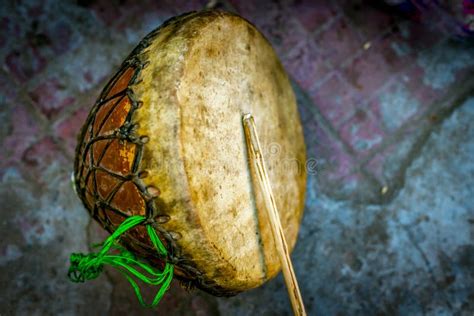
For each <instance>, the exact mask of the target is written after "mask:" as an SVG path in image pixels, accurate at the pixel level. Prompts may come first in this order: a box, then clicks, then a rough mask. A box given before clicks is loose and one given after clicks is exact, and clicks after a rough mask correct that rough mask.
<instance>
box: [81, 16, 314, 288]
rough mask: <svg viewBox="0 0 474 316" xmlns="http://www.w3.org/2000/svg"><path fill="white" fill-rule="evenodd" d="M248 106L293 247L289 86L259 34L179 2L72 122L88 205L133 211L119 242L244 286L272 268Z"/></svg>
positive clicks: (118, 213)
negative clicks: (250, 147) (154, 239)
mask: <svg viewBox="0 0 474 316" xmlns="http://www.w3.org/2000/svg"><path fill="white" fill-rule="evenodd" d="M248 112H251V113H252V114H253V115H254V116H255V118H256V124H257V129H258V133H259V135H260V138H261V139H260V141H261V144H262V146H263V149H264V153H263V154H264V157H265V160H266V163H267V167H268V172H269V177H270V180H271V183H272V188H273V191H274V195H275V198H276V204H277V206H278V209H279V212H280V217H281V221H282V226H283V229H284V231H285V235H286V238H287V241H288V244H289V246H290V248H293V246H294V244H295V242H296V238H297V233H298V228H299V225H300V221H301V217H302V212H303V204H304V193H305V183H306V172H305V169H304V162H305V145H304V140H303V133H302V128H301V123H300V120H299V115H298V112H297V107H296V102H295V97H294V94H293V91H292V89H291V86H290V83H289V80H288V77H287V75H286V73H285V71H284V69H283V68H282V66H281V64H280V62H279V60H278V58H277V57H276V55H275V52H274V51H273V49H272V47H271V45H270V44H269V43H268V42H267V40H266V39H265V38H264V37H263V36H262V35H261V33H260V32H259V31H258V30H257V29H256V28H255V27H254V26H253V25H251V24H250V23H249V22H247V21H246V20H244V19H242V18H240V17H238V16H236V15H233V14H230V13H224V12H216V11H204V12H199V13H190V14H186V15H183V16H180V17H177V18H174V19H171V20H169V21H167V22H166V23H165V24H163V25H162V26H161V27H160V28H159V29H157V30H155V31H153V32H152V33H151V34H149V35H148V36H147V37H146V38H145V39H144V40H143V41H142V42H141V43H140V44H139V45H138V47H137V48H136V49H135V50H134V51H133V52H132V53H131V55H130V56H129V57H128V58H127V60H126V61H125V62H124V63H123V65H122V67H121V70H120V71H119V72H118V73H117V75H116V76H115V77H114V78H113V79H112V80H111V81H110V83H109V84H108V85H107V86H106V87H105V89H104V91H103V92H102V94H101V96H100V98H99V100H98V101H97V103H96V105H95V106H94V107H93V109H92V110H91V113H90V115H89V117H88V119H87V121H86V124H85V126H84V127H83V129H82V132H81V135H80V137H79V144H78V147H77V158H76V162H75V179H76V180H75V181H76V187H77V190H78V194H79V196H80V197H81V199H82V200H83V202H84V204H85V206H86V207H87V209H88V210H89V211H90V213H91V214H92V216H93V217H94V218H95V219H96V220H98V221H99V223H100V224H101V225H103V226H104V227H105V228H106V229H108V230H109V231H113V230H114V229H115V228H116V227H117V226H118V225H120V223H121V222H122V221H123V220H124V219H125V218H126V217H127V216H130V215H145V216H147V217H148V218H149V221H150V222H153V223H154V227H155V228H156V230H157V231H158V232H159V235H160V238H161V239H162V240H163V242H164V243H165V245H166V247H167V248H168V250H169V253H170V254H169V257H168V258H159V257H158V256H157V255H156V251H155V250H154V249H153V248H152V247H151V245H150V243H149V241H148V240H147V237H146V236H147V235H146V232H145V230H144V229H143V227H139V228H136V229H134V230H132V231H131V232H130V233H128V234H127V235H126V236H125V237H124V238H123V239H122V241H121V242H122V244H124V245H125V246H126V247H127V248H129V249H131V250H132V251H134V252H135V253H137V255H139V256H142V257H144V258H146V259H148V260H150V261H151V262H153V263H155V264H156V265H158V266H160V265H162V262H163V261H164V260H168V261H171V262H173V263H174V264H175V271H176V272H175V274H176V276H177V277H178V278H180V279H182V280H186V281H189V282H190V283H192V284H194V285H195V286H197V287H199V288H201V289H203V290H206V291H208V292H210V293H212V294H215V295H233V294H236V293H238V292H241V291H244V290H247V289H251V288H255V287H257V286H259V285H261V284H262V283H264V282H265V281H267V280H268V279H270V278H272V277H273V276H275V275H276V273H277V272H278V271H279V269H280V264H279V262H278V257H277V254H276V252H275V250H274V244H273V240H272V235H271V231H270V227H268V221H267V218H266V215H265V212H264V209H263V208H264V203H263V200H262V197H261V196H260V193H259V192H258V191H259V190H258V186H255V185H253V183H252V176H251V175H252V174H251V172H252V170H251V169H250V168H249V163H248V159H247V151H246V146H245V140H244V133H243V129H242V123H241V118H242V114H243V113H248Z"/></svg>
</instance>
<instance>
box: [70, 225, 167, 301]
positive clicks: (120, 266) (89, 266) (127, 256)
mask: <svg viewBox="0 0 474 316" xmlns="http://www.w3.org/2000/svg"><path fill="white" fill-rule="evenodd" d="M145 221H146V218H145V217H143V216H131V217H129V218H127V219H126V220H125V221H123V222H122V224H121V225H120V226H119V227H118V228H117V229H116V230H115V232H114V233H113V234H112V235H110V236H109V237H108V238H107V239H106V240H105V241H104V242H103V243H102V249H101V250H100V251H99V252H98V253H90V254H87V255H85V254H82V253H73V254H71V257H70V262H71V266H70V267H69V272H68V277H69V279H70V280H71V281H72V282H76V283H79V282H85V281H87V280H92V279H95V278H97V277H98V276H99V275H100V273H101V272H102V270H103V266H104V265H105V264H108V265H110V266H112V267H115V268H117V270H118V271H119V272H120V273H122V274H123V275H124V276H125V278H126V279H127V280H128V282H129V283H130V284H131V285H132V287H133V289H134V291H135V294H136V295H137V297H138V300H139V301H140V304H141V305H143V306H146V307H154V306H156V305H157V304H158V303H159V302H160V300H161V298H162V297H163V295H164V294H165V292H166V290H167V289H168V288H169V286H170V283H171V280H172V279H173V265H172V264H169V263H168V262H166V263H165V267H164V269H163V271H159V270H157V269H155V268H152V267H151V266H149V265H147V264H145V263H143V262H140V261H138V260H137V259H136V257H135V256H134V255H133V253H131V252H130V251H128V250H127V249H125V248H124V247H122V246H120V245H119V244H118V243H117V239H118V238H120V236H121V235H122V234H123V233H125V232H126V231H127V230H129V229H131V228H133V227H135V226H137V225H140V224H143V223H144V222H145ZM146 229H147V232H148V236H149V237H150V240H151V242H152V244H153V246H155V248H156V250H157V251H158V253H159V254H160V255H161V256H163V257H164V258H166V256H167V251H166V248H165V246H164V245H163V243H162V242H161V240H160V238H159V237H158V235H157V234H156V231H155V229H154V228H153V226H152V225H151V224H146ZM111 249H116V250H118V251H119V253H118V254H116V255H113V254H108V252H109V250H111ZM137 268H138V269H140V270H142V271H143V272H144V273H143V272H140V271H139V270H137ZM133 277H136V278H138V279H139V280H141V281H142V282H144V283H146V284H150V285H154V286H158V285H161V288H160V289H159V290H158V292H157V293H156V295H155V297H154V299H153V301H152V303H151V304H146V303H145V302H144V301H143V297H142V294H141V291H140V287H139V286H138V284H137V282H136V281H135V279H134V278H133Z"/></svg>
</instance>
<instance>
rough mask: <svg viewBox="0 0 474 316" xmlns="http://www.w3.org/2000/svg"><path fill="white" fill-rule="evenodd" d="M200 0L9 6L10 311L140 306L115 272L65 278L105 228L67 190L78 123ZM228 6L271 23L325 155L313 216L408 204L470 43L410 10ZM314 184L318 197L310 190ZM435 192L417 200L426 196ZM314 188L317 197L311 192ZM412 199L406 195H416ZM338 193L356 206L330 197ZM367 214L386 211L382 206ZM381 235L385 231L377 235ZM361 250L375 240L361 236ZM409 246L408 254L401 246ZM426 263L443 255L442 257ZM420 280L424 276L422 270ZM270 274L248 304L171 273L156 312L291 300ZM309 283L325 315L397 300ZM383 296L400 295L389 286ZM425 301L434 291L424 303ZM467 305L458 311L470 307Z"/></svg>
mask: <svg viewBox="0 0 474 316" xmlns="http://www.w3.org/2000/svg"><path fill="white" fill-rule="evenodd" d="M205 4H206V3H205V1H164V2H155V1H77V2H68V1H52V0H43V1H24V2H21V3H14V2H12V1H8V2H6V3H5V4H3V9H1V10H0V23H1V25H2V27H3V31H2V34H0V60H2V69H1V70H0V101H1V103H2V111H1V116H2V118H3V122H4V124H3V125H2V128H0V135H1V137H0V141H1V142H2V145H3V148H4V150H3V151H2V152H1V154H0V155H1V160H0V176H2V187H1V192H2V201H4V203H5V205H6V206H5V207H6V208H5V209H4V214H5V219H4V221H3V222H2V232H3V233H4V235H5V236H6V237H5V239H4V242H3V243H2V246H1V247H2V248H1V251H2V255H3V257H4V259H2V260H3V261H2V262H0V264H1V265H2V266H3V267H6V268H5V269H6V270H5V271H7V272H8V273H9V274H10V273H13V271H16V270H17V267H13V266H12V264H14V263H15V264H20V263H21V262H24V264H20V265H19V266H18V270H19V271H20V272H19V275H18V277H17V278H15V279H12V278H10V277H8V275H6V274H5V273H2V278H1V281H2V282H1V284H9V286H8V287H7V288H6V289H5V288H4V289H3V292H4V293H5V294H4V295H1V296H2V297H3V299H2V300H3V301H2V306H4V308H6V312H7V313H8V314H10V313H11V314H17V313H18V314H28V313H30V312H31V311H35V310H36V311H38V312H39V313H41V314H47V313H60V312H65V313H77V314H84V313H86V309H87V306H84V302H87V304H88V305H90V306H97V313H100V314H102V313H105V311H107V310H108V311H109V312H110V313H111V314H116V313H131V312H136V313H138V311H140V313H142V310H141V309H139V307H138V306H137V304H135V301H134V298H133V297H132V294H131V290H130V289H129V288H128V287H127V284H126V283H125V282H124V281H123V280H120V278H118V277H116V275H114V273H113V272H109V273H108V277H107V278H101V279H100V280H97V281H94V282H93V285H92V286H91V287H90V288H86V287H81V286H77V285H70V284H68V283H67V281H66V280H63V279H62V277H61V275H62V273H63V272H64V269H65V266H66V265H67V253H68V252H70V251H71V250H77V248H82V249H85V248H86V245H87V244H90V242H92V240H95V238H96V237H97V238H98V236H101V230H100V228H98V227H97V226H96V225H95V224H93V223H90V221H89V219H88V217H87V214H86V213H85V212H84V210H83V209H82V206H81V205H80V203H79V201H78V200H77V198H75V196H74V194H73V193H72V191H71V190H70V188H69V180H68V176H69V174H70V172H71V169H72V157H73V154H74V147H75V142H76V135H77V132H78V130H79V128H80V126H81V125H82V123H83V121H84V119H85V117H86V115H87V113H88V110H89V109H90V107H91V106H92V104H93V102H94V100H95V98H96V97H97V95H98V93H99V92H100V89H101V88H102V87H103V86H104V84H105V82H106V81H107V80H108V78H109V77H110V76H111V75H112V74H113V73H114V72H115V71H116V70H117V68H118V66H119V65H120V63H121V61H122V60H123V59H124V58H125V57H126V56H127V54H128V53H129V52H130V50H131V49H132V48H133V47H134V46H135V45H136V44H137V43H138V41H139V40H140V39H141V38H142V37H143V36H144V35H146V34H147V33H148V32H149V31H151V30H152V29H153V28H155V27H157V26H158V25H159V24H161V23H162V22H163V21H164V20H166V19H167V18H168V17H170V16H173V15H175V14H179V13H182V12H186V11H189V10H195V9H201V8H203V7H204V5H205ZM223 6H224V7H226V8H228V9H230V10H234V11H236V12H238V13H239V14H241V15H242V16H244V17H245V18H247V19H248V20H250V21H251V22H252V23H254V24H255V25H256V26H257V27H258V28H259V29H261V30H262V32H263V33H264V34H265V35H266V36H267V38H268V39H269V40H270V42H272V44H273V45H274V47H275V49H276V51H277V52H278V54H279V56H280V57H281V59H282V62H283V64H284V66H285V68H286V69H287V71H288V72H289V74H290V76H291V77H292V80H293V81H294V86H295V90H296V91H297V96H298V99H299V108H300V113H301V115H302V121H303V123H304V128H305V137H306V143H307V146H308V157H309V158H313V159H315V161H317V165H316V170H315V171H316V172H315V174H314V175H313V174H312V175H311V177H310V180H309V184H308V188H309V193H308V194H309V197H308V201H307V211H306V212H307V213H309V214H313V213H312V212H313V211H315V210H316V209H317V208H320V209H322V210H323V211H322V214H324V210H330V209H333V210H339V209H338V207H341V208H342V209H343V210H345V209H347V208H349V209H351V207H352V208H354V209H353V210H354V212H358V208H360V207H361V205H362V206H364V205H382V206H383V205H394V204H393V203H401V202H396V201H398V200H400V197H399V195H400V194H402V195H403V194H405V195H406V194H408V193H403V192H405V191H404V188H405V189H406V185H407V183H411V182H410V181H411V178H410V177H408V176H407V174H408V171H407V170H409V168H411V167H412V165H413V161H414V160H415V159H417V157H419V156H420V155H421V154H422V152H423V151H422V149H423V148H424V147H426V146H427V145H426V144H427V143H430V139H431V138H432V137H433V136H432V134H433V132H436V131H437V130H438V129H439V126H443V125H442V124H443V122H444V120H445V119H446V118H449V117H450V116H451V115H452V113H453V112H454V113H456V112H457V111H458V108H459V107H460V105H461V104H462V103H463V101H464V100H465V99H466V98H467V96H468V95H470V94H472V91H473V90H474V89H473V87H474V76H473V73H474V67H473V66H474V47H473V45H472V43H468V42H467V41H464V42H463V41H459V40H454V39H451V38H450V37H449V36H448V34H446V33H445V32H443V30H442V26H441V25H437V24H436V23H432V24H420V23H417V22H415V21H410V20H406V19H404V18H402V17H400V16H398V15H393V14H389V13H387V12H385V11H383V9H381V8H375V7H372V6H370V5H367V4H366V3H364V2H363V1H352V2H349V1H343V0H338V1H331V2H325V1H305V0H303V1H294V2H291V1H288V2H269V1H235V0H233V1H229V2H226V3H225V4H224V5H223ZM466 115H468V114H466ZM446 141H448V140H446ZM431 142H433V141H431ZM468 144H471V145H469V146H472V143H469V142H468ZM433 146H435V147H436V146H437V145H433ZM422 159H426V158H422ZM428 178H429V177H428ZM468 179H471V180H472V178H468ZM466 181H467V180H466ZM469 184H470V185H471V186H472V182H470V183H469V182H466V185H469ZM67 188H69V189H67ZM415 189H417V190H418V189H419V188H418V187H416V188H414V190H415ZM313 190H316V191H315V193H311V192H313ZM400 192H402V193H400ZM312 194H314V196H313V195H312ZM431 194H432V195H433V194H434V193H431ZM453 194H455V192H454V193H453ZM432 195H430V194H429V193H426V195H425V196H422V195H420V196H415V197H418V198H419V199H422V200H423V201H425V200H429V199H432ZM319 197H320V199H321V201H320V202H314V201H315V200H318V199H319ZM415 197H411V199H412V200H413V201H414V203H415V201H416V199H415ZM397 199H398V200H397ZM314 203H316V204H314ZM325 203H326V204H325ZM338 203H348V205H353V206H347V207H346V206H343V207H342V206H337V205H339V204H338ZM18 205H20V206H21V207H17V206H18ZM344 205H346V204H344ZM354 205H355V206H354ZM326 215H327V214H326ZM327 216H328V217H331V216H330V215H327ZM466 216H467V215H466ZM310 219H313V215H311V216H310ZM440 220H442V218H441V219H440ZM373 221H374V223H378V224H383V225H387V223H388V225H390V223H391V222H390V221H389V220H388V219H386V218H385V217H383V216H382V217H376V218H374V219H373ZM75 223H80V225H79V224H78V225H76V224H75ZM308 225H309V226H305V227H306V228H303V232H305V233H303V237H301V238H302V239H301V240H302V241H300V243H302V244H307V243H305V242H304V241H308V240H313V239H314V240H317V239H318V238H319V235H318V234H317V231H316V232H314V233H309V232H308V231H311V229H312V228H311V227H313V228H314V229H321V230H323V231H324V232H325V229H324V228H322V227H320V226H319V225H316V226H311V225H310V224H308ZM440 225H441V224H440ZM71 227H73V228H74V229H72V230H70V229H71ZM86 227H87V229H86ZM400 229H401V230H403V229H405V228H403V229H402V228H400ZM454 229H455V228H454ZM405 231H406V230H405ZM356 232H357V230H354V231H353V233H356ZM312 234H314V235H312ZM446 234H447V233H446ZM346 237H347V236H346ZM346 237H334V238H336V241H334V243H336V244H337V243H344V244H345V241H344V238H346ZM355 237H357V236H355ZM328 238H329V237H328ZM433 238H434V237H433ZM328 242H329V241H328ZM309 244H310V247H313V248H314V249H313V248H311V249H313V250H314V254H313V257H308V256H306V255H305V253H304V251H302V250H299V251H298V249H300V248H297V252H296V255H295V256H294V257H295V260H296V259H298V258H300V259H301V262H302V263H301V266H305V265H308V264H310V262H313V261H314V262H318V263H319V262H320V261H319V260H318V259H317V258H315V257H314V256H317V255H318V254H321V251H323V250H324V249H322V250H321V249H319V248H318V247H320V246H318V245H313V244H312V243H309ZM375 244H376V245H380V244H382V242H381V241H380V240H376V241H375ZM471 244H472V240H471ZM466 245H467V244H466ZM466 245H461V244H459V245H457V246H458V247H467V246H466ZM334 247H336V246H334ZM361 247H362V248H363V249H366V248H365V247H367V245H361ZM336 248H337V247H336ZM336 248H335V249H336ZM318 249H319V250H318ZM463 249H464V248H463ZM469 249H470V248H469ZM459 251H461V250H459ZM364 253H365V254H367V253H366V252H364ZM45 254H49V256H51V255H54V258H55V259H54V260H51V261H46V260H45V259H44V258H42V256H44V255H45ZM407 254H410V252H409V251H408V250H407V252H406V254H404V253H403V252H402V254H401V255H400V256H402V255H407ZM449 256H450V255H449V254H448V257H449ZM453 256H456V254H453ZM356 257H357V255H356V254H353V253H352V254H351V253H346V254H344V255H341V256H334V258H333V259H331V260H334V262H338V261H341V260H342V261H344V260H346V261H348V262H351V263H350V264H349V265H356V266H358V265H359V263H358V260H361V262H362V261H364V260H365V261H367V262H368V260H366V259H367V258H362V259H357V258H358V257H357V258H356ZM449 258H451V257H449ZM453 258H454V257H453ZM469 258H470V257H469ZM356 259H357V260H356ZM451 259H452V258H451ZM433 260H435V263H433V265H434V266H436V267H437V264H440V263H439V262H441V261H439V259H433ZM452 260H454V259H452ZM468 260H471V259H468ZM321 264H324V263H321ZM373 264H374V269H375V272H374V273H375V274H377V271H376V270H377V269H378V268H379V266H380V265H383V264H385V263H383V262H381V261H375V262H374V263H373ZM35 266H36V267H37V268H35V269H33V268H32V267H35ZM3 267H2V268H3ZM306 268H308V267H306ZM315 269H321V271H322V274H323V277H322V279H325V278H326V277H328V276H331V275H334V276H336V275H339V274H338V272H337V271H336V268H333V269H331V267H327V266H324V267H320V266H317V267H316V268H315ZM433 273H435V272H433ZM38 274H40V276H37V275H38ZM308 275H313V274H308ZM339 276H340V275H339ZM340 277H341V278H343V276H340ZM412 277H414V278H415V279H416V275H415V276H412ZM35 280H36V281H35ZM394 280H395V279H394ZM334 281H335V282H336V283H337V282H338V280H337V279H336V280H334ZM272 282H273V283H272ZM272 282H271V285H269V286H267V287H264V288H263V289H261V290H260V289H259V290H258V291H257V292H256V293H257V294H255V299H253V298H251V297H249V296H251V295H252V294H246V295H244V296H243V297H244V298H246V299H248V300H249V301H248V302H247V303H246V301H245V300H241V299H236V300H234V301H232V300H230V301H221V300H216V299H215V298H213V297H210V296H208V295H205V294H203V293H198V292H195V293H193V294H188V293H186V292H185V291H184V290H182V289H180V287H179V286H177V285H174V286H173V288H172V290H171V294H170V295H168V296H167V298H166V299H165V301H164V302H163V304H162V305H160V306H161V307H160V308H165V309H167V310H169V311H170V313H171V311H175V312H176V314H186V313H187V314H190V315H203V314H213V313H217V310H218V308H219V309H220V311H221V312H225V311H226V310H229V311H234V312H235V311H237V310H238V311H240V312H243V311H245V310H247V311H249V310H254V311H255V309H254V308H256V306H258V305H257V303H258V298H261V297H269V296H271V292H269V291H278V293H277V294H275V297H280V298H282V297H284V291H283V290H281V289H280V288H279V287H278V286H277V285H279V286H281V280H280V279H276V280H275V281H272ZM367 282H368V281H367ZM393 282H395V281H393ZM420 282H421V281H420ZM430 282H432V280H431V281H430ZM316 283H317V284H319V286H320V287H323V289H321V290H319V289H318V290H317V291H316V290H315V291H314V293H318V294H314V295H313V292H311V288H310V285H308V284H307V283H305V282H304V288H305V291H306V294H307V293H309V292H311V294H310V295H308V294H307V295H308V297H311V298H312V300H314V305H313V303H310V306H312V308H313V309H311V310H313V311H315V310H317V308H316V306H317V305H318V302H319V303H320V304H321V305H320V306H321V307H320V309H319V310H320V311H328V312H330V313H332V312H334V313H336V312H338V311H339V312H342V310H344V309H345V310H346V311H352V312H354V313H357V312H360V311H361V310H362V311H367V309H365V310H364V309H360V308H359V307H360V306H359V305H358V306H359V307H357V306H355V305H354V304H355V303H350V302H349V301H350V300H351V298H352V299H357V300H361V301H363V302H364V300H365V301H366V302H369V301H370V304H372V305H373V306H372V305H370V306H372V308H373V310H380V311H385V312H386V313H391V309H390V308H392V307H390V308H389V307H388V306H389V305H390V304H389V303H387V302H385V301H383V300H382V301H376V300H375V301H372V300H371V299H368V298H367V297H366V296H364V295H372V294H373V293H372V292H371V291H369V290H368V289H366V288H364V287H363V283H360V284H362V285H360V286H362V287H361V288H357V289H351V288H343V287H342V285H341V287H337V286H336V285H334V286H333V287H330V286H329V287H327V288H324V284H322V283H321V282H319V283H318V282H316ZM369 283H370V282H369ZM395 283H396V282H395ZM434 283H436V282H434ZM341 284H343V285H344V286H345V284H346V283H344V282H342V283H341ZM347 284H350V283H347ZM347 286H349V285H347ZM364 286H365V285H364ZM455 286H457V287H459V288H461V287H463V286H465V288H466V291H468V292H469V291H471V294H470V295H471V298H470V299H466V302H471V303H472V295H474V290H473V289H472V286H471V287H469V286H468V285H466V283H463V281H462V280H460V281H456V282H455ZM330 289H333V290H334V291H336V290H337V291H340V293H341V294H340V295H339V296H338V294H336V293H332V292H331V291H330ZM265 290H266V291H267V292H265ZM57 292H61V293H64V295H65V296H64V299H63V300H61V301H59V302H58V301H57V300H56V299H55V293H57ZM351 293H352V294H351ZM318 295H319V296H318ZM321 295H322V296H321ZM351 295H352V296H351ZM423 295H424V294H423ZM440 295H441V294H440ZM466 295H469V294H466ZM130 297H132V298H130ZM338 297H339V298H341V297H344V298H345V301H341V303H340V304H341V306H343V307H345V308H344V309H340V310H339V309H332V307H330V302H335V301H337V299H338ZM386 297H388V298H390V299H392V298H393V297H391V296H390V294H386ZM459 297H460V296H459ZM451 299H452V298H450V300H451ZM456 299H458V297H455V299H452V300H456ZM5 300H6V301H5ZM282 300H283V301H282V302H280V303H278V304H279V305H278V304H277V305H275V306H274V307H275V310H277V311H280V312H283V311H287V310H286V308H287V306H286V301H284V298H282ZM0 301H1V300H0ZM229 302H230V303H229ZM363 302H362V303H361V304H362V305H363ZM429 303H430V302H429V299H428V298H425V301H423V300H422V301H421V302H420V303H419V306H421V307H426V306H429V305H430V304H429ZM471 303H469V304H471ZM232 304H237V305H236V306H233V305H232ZM252 304H254V305H252ZM325 304H326V305H325ZM367 304H369V303H367ZM469 304H468V305H467V307H464V308H465V310H471V311H472V308H473V307H472V304H471V305H469ZM362 305H361V306H362ZM99 306H100V308H99ZM325 306H326V307H325ZM459 306H462V304H461V305H459ZM421 307H420V308H421ZM393 308H394V307H393ZM453 308H454V307H453ZM459 310H462V307H459Z"/></svg>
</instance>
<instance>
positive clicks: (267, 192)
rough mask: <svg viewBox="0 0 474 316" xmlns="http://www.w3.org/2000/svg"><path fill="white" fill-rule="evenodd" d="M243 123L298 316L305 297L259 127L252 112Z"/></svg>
mask: <svg viewBox="0 0 474 316" xmlns="http://www.w3.org/2000/svg"><path fill="white" fill-rule="evenodd" d="M242 123H243V125H244V131H245V140H246V142H247V149H248V153H249V160H250V161H251V162H253V163H254V164H255V167H256V168H255V169H256V177H257V179H258V182H259V183H260V187H261V189H262V191H263V196H264V199H265V205H266V209H267V214H268V218H269V219H270V227H271V230H272V234H273V239H274V240H275V245H276V250H277V253H278V257H279V259H280V264H281V268H282V272H283V277H284V279H285V283H286V288H287V290H288V296H289V297H290V301H291V306H292V308H293V313H294V314H295V315H298V316H301V315H306V311H305V309H304V305H303V299H302V298H301V293H300V289H299V287H298V282H297V281H296V276H295V271H294V270H293V265H292V263H291V258H290V253H289V251H288V245H287V243H286V239H285V235H284V234H283V229H282V227H281V222H280V215H279V214H278V209H277V206H276V203H275V198H274V196H273V192H272V188H271V186H270V181H269V179H268V173H267V169H266V167H265V161H264V159H263V155H262V150H261V148H260V142H259V140H258V135H257V129H256V128H255V122H254V119H253V116H252V114H245V115H244V116H243V117H242Z"/></svg>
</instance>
